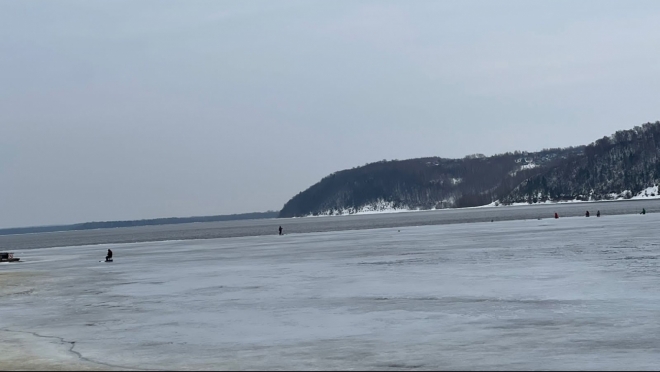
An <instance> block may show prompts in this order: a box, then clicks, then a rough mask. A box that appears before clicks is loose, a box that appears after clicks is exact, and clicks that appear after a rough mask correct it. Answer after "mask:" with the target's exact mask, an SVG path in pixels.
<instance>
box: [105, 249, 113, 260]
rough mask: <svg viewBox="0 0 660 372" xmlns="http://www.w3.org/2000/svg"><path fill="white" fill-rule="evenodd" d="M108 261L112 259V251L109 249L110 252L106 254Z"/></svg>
mask: <svg viewBox="0 0 660 372" xmlns="http://www.w3.org/2000/svg"><path fill="white" fill-rule="evenodd" d="M105 260H106V261H110V260H112V251H111V250H109V249H108V254H107V255H106V256H105Z"/></svg>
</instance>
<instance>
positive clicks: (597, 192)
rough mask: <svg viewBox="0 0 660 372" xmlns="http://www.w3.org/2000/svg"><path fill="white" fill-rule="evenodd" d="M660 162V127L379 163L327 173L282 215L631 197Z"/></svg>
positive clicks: (659, 178)
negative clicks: (585, 141)
mask: <svg viewBox="0 0 660 372" xmlns="http://www.w3.org/2000/svg"><path fill="white" fill-rule="evenodd" d="M659 159H660V122H656V123H653V124H651V123H647V124H644V125H643V126H641V127H639V126H638V127H635V128H634V129H631V130H624V131H619V132H616V133H615V134H614V135H612V136H611V137H604V138H602V139H599V140H597V141H596V142H594V143H592V144H590V145H587V146H578V147H570V148H564V149H548V150H543V151H539V152H529V153H528V152H518V151H517V152H514V153H505V154H500V155H495V156H490V157H485V156H483V155H471V156H467V157H465V158H463V159H443V158H436V157H434V158H420V159H410V160H393V161H381V162H377V163H371V164H367V165H365V166H361V167H357V168H353V169H347V170H343V171H339V172H336V173H333V174H330V175H329V176H327V177H325V178H323V179H322V180H321V181H319V182H318V183H316V184H314V185H312V186H311V187H310V188H308V189H307V190H305V191H303V192H300V193H298V194H297V195H296V196H294V197H293V198H292V199H291V200H289V201H288V202H287V203H286V204H285V205H284V207H283V208H282V210H281V211H280V214H279V216H280V217H295V216H309V215H333V214H351V213H356V212H360V211H372V210H382V209H390V208H397V209H399V208H400V209H433V208H436V209H440V208H460V207H471V206H479V205H486V204H490V203H492V202H496V201H499V202H502V203H503V204H509V203H513V202H529V203H535V202H541V201H546V200H551V201H560V200H575V199H580V200H601V199H611V198H620V197H624V198H629V197H631V196H633V195H635V194H637V193H639V192H640V191H642V190H644V189H646V188H648V187H651V186H654V185H656V184H658V183H659V182H660V163H659Z"/></svg>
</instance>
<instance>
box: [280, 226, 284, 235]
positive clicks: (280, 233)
mask: <svg viewBox="0 0 660 372" xmlns="http://www.w3.org/2000/svg"><path fill="white" fill-rule="evenodd" d="M280 235H284V234H282V226H280Z"/></svg>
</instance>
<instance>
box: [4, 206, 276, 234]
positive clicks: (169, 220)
mask: <svg viewBox="0 0 660 372" xmlns="http://www.w3.org/2000/svg"><path fill="white" fill-rule="evenodd" d="M278 214H279V211H267V212H251V213H240V214H225V215H216V216H198V217H165V218H152V219H144V220H128V221H101V222H84V223H77V224H71V225H52V226H30V227H10V228H4V229H0V235H23V234H39V233H50V232H63V231H79V230H96V229H112V228H118V227H137V226H158V225H177V224H183V223H193V222H218V221H236V220H257V219H267V218H277V216H278Z"/></svg>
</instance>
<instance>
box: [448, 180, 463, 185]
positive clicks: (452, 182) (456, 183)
mask: <svg viewBox="0 0 660 372" xmlns="http://www.w3.org/2000/svg"><path fill="white" fill-rule="evenodd" d="M461 182H463V179H462V178H452V179H451V184H452V185H458V184H459V183H461Z"/></svg>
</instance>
